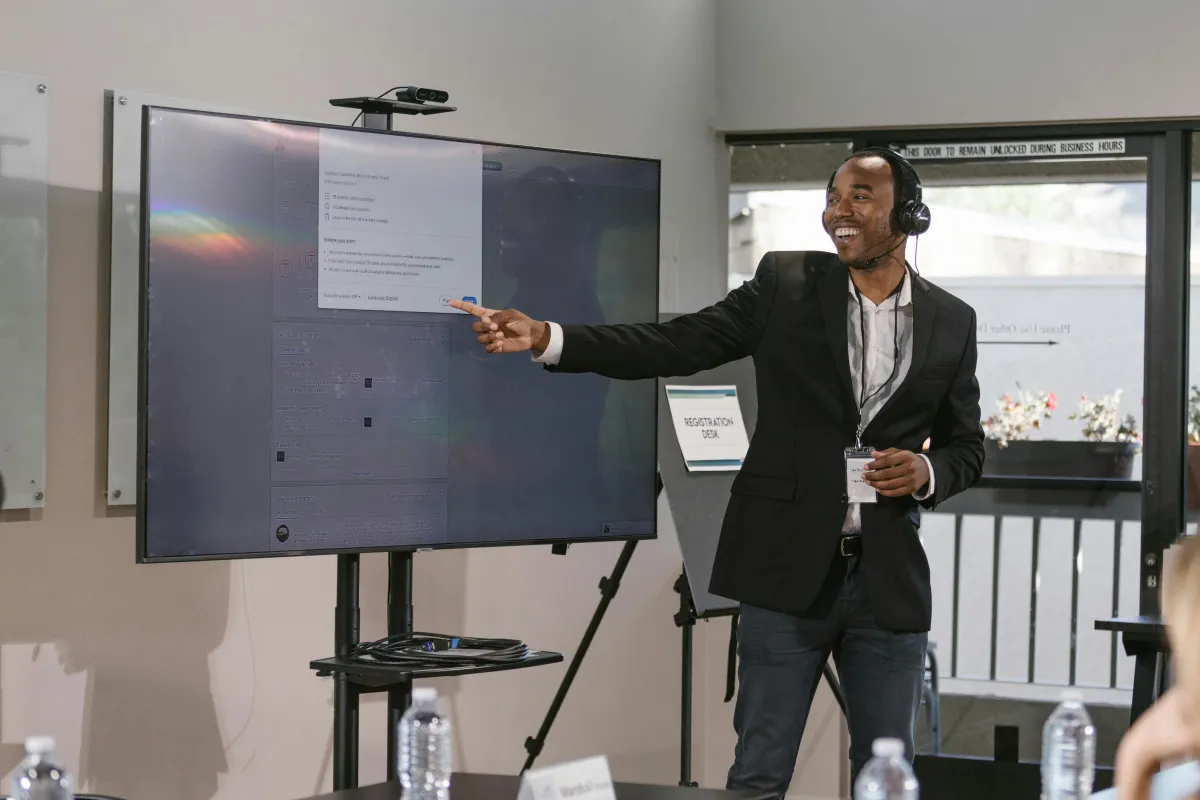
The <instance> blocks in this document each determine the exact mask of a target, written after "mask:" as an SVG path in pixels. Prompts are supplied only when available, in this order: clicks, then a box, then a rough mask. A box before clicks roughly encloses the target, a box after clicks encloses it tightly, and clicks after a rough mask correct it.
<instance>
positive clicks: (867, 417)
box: [533, 275, 934, 533]
mask: <svg viewBox="0 0 1200 800" xmlns="http://www.w3.org/2000/svg"><path fill="white" fill-rule="evenodd" d="M847 283H848V287H849V294H848V295H847V299H846V303H847V312H848V313H847V314H846V327H847V330H846V333H847V337H846V339H847V341H848V342H849V345H850V346H849V352H848V354H847V355H848V357H849V359H850V379H851V384H852V385H853V387H854V397H855V405H857V404H858V401H859V400H860V399H861V398H863V397H867V398H868V399H867V401H866V404H865V405H864V406H863V409H862V423H861V424H862V427H863V428H866V427H867V425H868V424H869V423H870V422H871V420H872V419H874V418H875V415H876V414H878V413H879V409H881V408H883V406H884V405H885V404H886V403H887V401H888V400H889V399H890V398H891V396H892V393H893V392H894V391H895V389H896V387H897V386H899V385H900V384H901V383H902V382H903V381H904V377H905V376H906V375H907V374H908V369H909V366H910V365H911V364H912V329H913V325H912V316H913V303H912V276H911V275H906V276H905V279H904V283H903V284H902V285H901V287H900V291H899V293H897V294H894V295H893V296H891V297H889V298H887V299H886V300H884V301H883V302H882V303H880V304H878V305H876V304H875V303H873V302H871V300H870V299H868V298H867V297H865V296H863V297H862V298H861V301H862V302H861V304H860V302H859V300H860V298H859V294H858V291H857V290H856V289H855V286H854V281H853V279H850V278H849V277H847ZM547 325H549V326H550V343H549V344H548V345H546V349H545V351H544V352H543V353H542V354H541V355H540V356H534V359H533V360H534V361H536V362H538V363H540V364H557V363H558V361H559V358H561V357H562V349H563V332H562V326H561V325H559V324H558V323H557V322H548V323H547ZM864 332H865V333H866V348H865V349H866V353H865V355H866V364H867V369H866V373H867V386H866V390H865V392H864V391H863V386H862V376H863V355H864V352H863V350H864V346H863V333H864ZM896 347H898V349H899V351H900V365H899V367H897V366H896V359H895V357H894V354H895V349H896ZM893 370H894V371H895V375H894V376H893V374H892V372H893ZM889 379H890V380H889ZM863 445H864V446H865V447H878V445H879V443H878V442H867V441H864V442H863ZM918 455H919V456H920V457H921V458H922V459H924V461H925V466H926V467H927V468H928V469H929V484H928V486H926V487H924V490H923V491H922V492H921V493H920V494H917V495H915V497H916V498H917V499H918V500H924V499H926V498H927V497H929V496H930V495H931V494H933V485H934V484H933V464H931V463H930V461H929V458H928V457H927V456H926V455H925V454H924V453H918ZM861 530H862V517H861V510H860V508H859V505H858V503H852V504H850V507H849V508H848V509H847V511H846V521H845V522H844V523H843V525H842V532H843V533H858V532H860V531H861Z"/></svg>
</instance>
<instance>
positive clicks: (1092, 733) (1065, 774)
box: [1042, 691, 1096, 800]
mask: <svg viewBox="0 0 1200 800" xmlns="http://www.w3.org/2000/svg"><path fill="white" fill-rule="evenodd" d="M1095 771H1096V728H1095V726H1093V725H1092V718H1091V717H1090V716H1088V713H1087V709H1085V708H1084V707H1083V695H1081V694H1080V693H1079V692H1076V691H1067V692H1063V699H1062V702H1061V703H1060V704H1059V706H1058V708H1056V709H1054V713H1053V714H1051V715H1050V718H1049V719H1047V720H1046V725H1045V727H1043V728H1042V800H1085V798H1088V797H1091V796H1092V779H1093V778H1094V777H1095Z"/></svg>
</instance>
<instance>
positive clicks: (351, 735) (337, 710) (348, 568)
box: [333, 553, 359, 791]
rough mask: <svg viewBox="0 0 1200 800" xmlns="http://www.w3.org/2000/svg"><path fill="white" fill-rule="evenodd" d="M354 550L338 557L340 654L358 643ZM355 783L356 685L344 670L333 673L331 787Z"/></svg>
mask: <svg viewBox="0 0 1200 800" xmlns="http://www.w3.org/2000/svg"><path fill="white" fill-rule="evenodd" d="M358 568H359V560H358V554H357V553H346V554H343V555H339V556H338V557H337V608H336V609H335V611H334V621H333V646H334V652H335V653H336V654H337V655H338V656H339V657H345V656H348V655H349V654H350V651H351V650H353V649H354V646H355V645H357V644H358V626H359V607H358V575H359V570H358ZM356 786H358V688H357V687H356V686H354V685H353V684H352V683H351V681H350V676H349V675H348V674H346V673H344V672H339V673H336V674H335V675H334V676H333V788H334V791H339V790H342V789H351V788H354V787H356Z"/></svg>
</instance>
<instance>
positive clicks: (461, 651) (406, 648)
mask: <svg viewBox="0 0 1200 800" xmlns="http://www.w3.org/2000/svg"><path fill="white" fill-rule="evenodd" d="M528 657H529V647H528V645H526V644H525V643H524V642H522V641H519V640H517V639H476V638H472V637H469V636H446V635H444V634H440V633H401V634H395V635H393V636H387V637H384V638H383V639H378V640H376V641H374V642H362V643H360V644H357V645H355V646H354V649H352V650H351V651H350V653H349V655H348V658H349V659H350V660H351V661H356V662H358V663H360V664H378V665H382V666H392V667H414V668H416V667H449V668H454V667H486V666H494V665H497V664H517V663H520V662H522V661H524V660H525V659H527V658H528Z"/></svg>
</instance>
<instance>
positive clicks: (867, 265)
mask: <svg viewBox="0 0 1200 800" xmlns="http://www.w3.org/2000/svg"><path fill="white" fill-rule="evenodd" d="M905 241H906V240H905V239H903V238H901V239H900V241H898V242H896V243H895V244H894V245H892V246H891V247H889V248H888V249H887V250H884V251H883V252H882V253H880V254H879V255H877V256H873V257H872V258H868V259H867V260H866V261H860V262H858V263H851V264H850V266H852V267H854V268H855V269H871V268H872V267H874V266H875V265H876V264H878V263H879V262H880V261H882V260H883V259H885V258H887V257H888V256H890V255H891V254H892V253H894V252H896V251H897V250H899V249H900V247H902V246H903V245H904V242H905Z"/></svg>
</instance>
